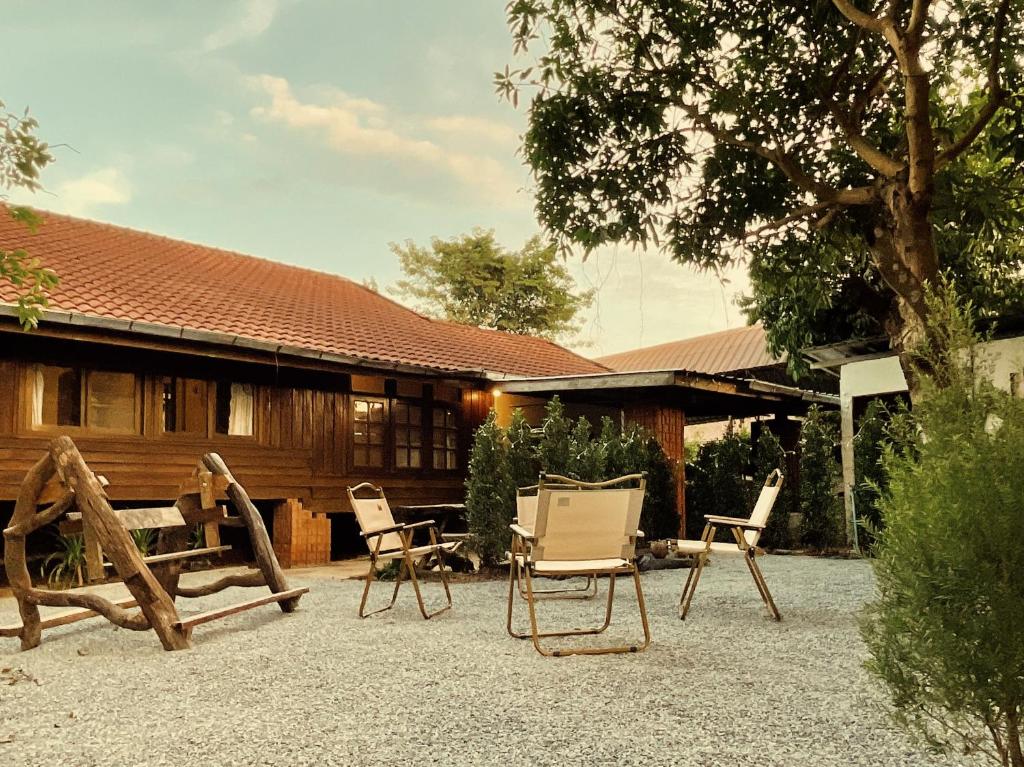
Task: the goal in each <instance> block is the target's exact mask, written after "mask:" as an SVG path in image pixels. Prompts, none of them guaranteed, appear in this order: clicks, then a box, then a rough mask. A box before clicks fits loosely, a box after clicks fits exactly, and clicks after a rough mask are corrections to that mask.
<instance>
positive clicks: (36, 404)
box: [32, 365, 46, 426]
mask: <svg viewBox="0 0 1024 767" xmlns="http://www.w3.org/2000/svg"><path fill="white" fill-rule="evenodd" d="M33 374H34V375H33V376H32V378H33V382H32V425H33V426H42V424H43V389H44V388H45V387H46V379H45V378H43V366H42V365H36V366H35V367H34V368H33Z"/></svg>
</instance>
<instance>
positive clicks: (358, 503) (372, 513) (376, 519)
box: [346, 482, 402, 552]
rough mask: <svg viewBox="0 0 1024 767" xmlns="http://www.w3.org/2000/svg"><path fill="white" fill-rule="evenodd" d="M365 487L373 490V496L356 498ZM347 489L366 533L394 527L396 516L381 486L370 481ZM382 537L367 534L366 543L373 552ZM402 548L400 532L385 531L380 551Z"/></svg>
mask: <svg viewBox="0 0 1024 767" xmlns="http://www.w3.org/2000/svg"><path fill="white" fill-rule="evenodd" d="M363 489H368V490H371V491H373V494H374V495H373V497H372V498H356V493H357V492H358V491H360V490H363ZM346 490H347V491H348V501H349V503H351V504H352V511H354V512H355V513H356V521H358V522H359V529H360V530H362V531H363V532H364V533H372V532H373V531H374V530H384V529H386V528H388V527H394V525H395V518H394V516H392V514H391V507H390V506H389V505H388V499H387V498H385V497H384V491H383V490H382V489H381V488H379V487H377V486H376V485H371V484H370V483H369V482H363V483H362V484H359V485H356V486H355V487H349V488H346ZM380 537H381V536H378V535H367V536H366V545H367V546H368V547H369V548H370V551H371V552H373V551H374V549H376V548H377V538H380ZM400 548H402V539H401V537H400V536H399V534H398V533H385V534H384V535H383V540H381V542H380V549H378V551H380V552H384V551H394V550H395V549H400Z"/></svg>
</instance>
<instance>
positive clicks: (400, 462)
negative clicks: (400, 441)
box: [395, 450, 409, 469]
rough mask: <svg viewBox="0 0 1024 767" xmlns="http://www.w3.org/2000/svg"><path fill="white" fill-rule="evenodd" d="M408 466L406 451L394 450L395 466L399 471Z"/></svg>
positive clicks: (407, 453)
mask: <svg viewBox="0 0 1024 767" xmlns="http://www.w3.org/2000/svg"><path fill="white" fill-rule="evenodd" d="M408 465H409V451H408V450H396V451H395V466H397V467H398V468H400V469H404V468H406V467H408Z"/></svg>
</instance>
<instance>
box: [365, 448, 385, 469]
mask: <svg viewBox="0 0 1024 767" xmlns="http://www.w3.org/2000/svg"><path fill="white" fill-rule="evenodd" d="M368 464H369V465H370V466H383V465H384V450H383V448H379V447H371V448H370V460H369V462H368Z"/></svg>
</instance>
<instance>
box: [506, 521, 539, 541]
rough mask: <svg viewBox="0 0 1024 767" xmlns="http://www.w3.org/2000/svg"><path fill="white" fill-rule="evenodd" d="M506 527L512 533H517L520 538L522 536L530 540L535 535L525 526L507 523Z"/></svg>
mask: <svg viewBox="0 0 1024 767" xmlns="http://www.w3.org/2000/svg"><path fill="white" fill-rule="evenodd" d="M508 527H509V529H510V530H511V531H512V532H513V533H515V534H516V535H518V536H519V537H520V538H523V539H524V540H527V541H532V540H534V538H535V537H536V536H534V534H533V533H532V532H531V531H529V530H527V529H526V528H525V527H520V526H519V525H509V526H508Z"/></svg>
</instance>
